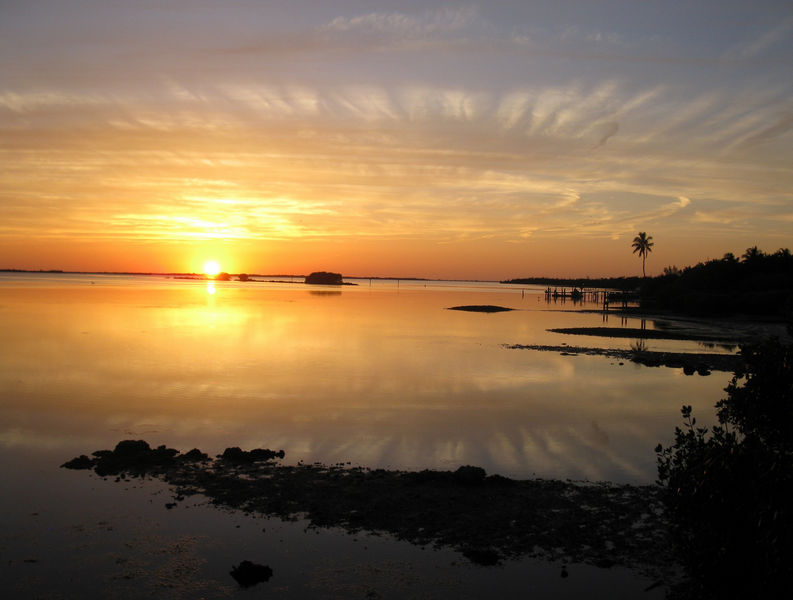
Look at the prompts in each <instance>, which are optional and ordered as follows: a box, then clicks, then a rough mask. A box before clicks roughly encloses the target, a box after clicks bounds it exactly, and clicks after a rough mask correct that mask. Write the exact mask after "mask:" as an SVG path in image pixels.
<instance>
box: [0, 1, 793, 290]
mask: <svg viewBox="0 0 793 600" xmlns="http://www.w3.org/2000/svg"><path fill="white" fill-rule="evenodd" d="M639 231H646V232H647V234H648V235H651V236H653V241H654V243H655V246H654V248H653V252H652V253H651V254H650V256H649V257H648V259H647V274H648V275H654V274H658V273H660V272H662V270H663V268H664V267H667V266H671V265H677V266H680V267H683V266H686V265H690V264H695V263H697V262H699V261H703V260H707V259H710V258H719V257H721V256H722V255H723V254H724V253H726V252H733V253H735V254H736V255H740V254H741V253H742V252H743V251H744V250H745V249H746V248H748V247H750V246H754V245H757V246H758V247H760V249H761V250H764V251H767V252H774V251H776V250H777V249H779V248H780V247H791V246H793V4H792V3H791V2H790V1H789V0H780V1H764V0H753V1H740V2H739V1H733V0H716V1H711V0H697V1H695V2H692V1H691V0H686V1H678V0H663V1H659V2H655V1H652V0H647V1H642V2H637V1H635V0H629V1H617V0H615V1H610V0H609V1H600V0H552V1H545V0H540V1H534V0H505V1H501V0H488V2H486V3H485V2H453V1H436V0H422V1H411V0H405V1H400V2H385V1H378V0H368V1H357V0H349V1H348V0H323V1H313V2H307V1H302V0H288V1H286V0H284V1H278V0H273V1H265V0H256V1H254V0H225V1H215V2H211V1H193V0H170V1H169V0H157V1H153V0H152V1H148V0H140V1H136V2H129V1H128V0H124V1H116V0H99V1H93V0H90V1H89V0H68V1H64V0H19V1H15V0H0V268H22V269H65V270H88V271H137V272H177V271H178V272H194V271H200V270H201V268H202V265H203V264H204V262H206V261H207V260H210V259H214V260H217V261H218V262H219V263H220V265H221V268H223V270H226V271H228V272H231V273H239V272H248V273H267V274H276V273H286V274H292V273H295V274H300V273H308V272H311V271H316V270H332V271H337V272H341V273H343V274H344V275H348V276H353V275H360V276H395V277H409V276H418V277H438V278H446V279H455V278H462V279H504V278H511V277H528V276H558V277H586V276H590V277H599V276H620V275H638V274H641V260H640V259H639V258H638V256H637V255H635V254H633V253H632V249H631V242H632V240H633V238H634V236H635V235H636V234H637V233H638V232H639Z"/></svg>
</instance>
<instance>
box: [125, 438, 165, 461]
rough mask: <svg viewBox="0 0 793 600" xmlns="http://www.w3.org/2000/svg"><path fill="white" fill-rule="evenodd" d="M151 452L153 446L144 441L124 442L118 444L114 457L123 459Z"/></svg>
mask: <svg viewBox="0 0 793 600" xmlns="http://www.w3.org/2000/svg"><path fill="white" fill-rule="evenodd" d="M163 447H164V446H163ZM150 450H151V446H149V443H148V442H146V441H144V440H122V441H120V442H119V443H118V444H116V447H115V449H114V450H113V455H115V456H116V457H118V458H123V457H126V456H136V455H139V454H141V453H145V452H149V451H150Z"/></svg>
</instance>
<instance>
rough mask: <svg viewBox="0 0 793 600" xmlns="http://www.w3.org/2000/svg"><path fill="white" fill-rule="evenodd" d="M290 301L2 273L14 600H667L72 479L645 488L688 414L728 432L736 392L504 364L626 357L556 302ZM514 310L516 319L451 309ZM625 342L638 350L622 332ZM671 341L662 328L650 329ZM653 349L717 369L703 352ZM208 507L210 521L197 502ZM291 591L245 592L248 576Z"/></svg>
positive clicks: (505, 295) (0, 566)
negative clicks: (329, 468) (576, 349)
mask: <svg viewBox="0 0 793 600" xmlns="http://www.w3.org/2000/svg"><path fill="white" fill-rule="evenodd" d="M359 283H360V285H359V286H357V287H352V286H349V287H344V288H343V289H341V290H338V289H336V290H329V289H327V288H312V287H309V286H305V285H302V284H292V283H288V282H285V283H245V284H242V283H220V282H218V283H215V284H214V285H212V284H207V283H206V282H203V281H189V280H173V279H166V278H156V277H109V276H75V275H68V276H67V275H64V276H56V275H38V274H37V275H9V274H0V328H2V331H0V335H1V336H2V354H1V355H0V357H1V358H0V481H2V482H3V491H4V493H3V494H2V495H0V589H3V590H4V591H5V592H6V593H7V594H10V596H9V597H20V598H22V597H37V598H111V597H112V598H140V597H152V598H169V599H174V598H179V599H185V600H187V599H195V598H206V599H210V598H213V599H214V598H218V599H219V598H236V597H240V596H245V597H260V595H262V594H268V595H273V596H276V597H283V598H293V599H298V600H302V599H304V598H316V597H322V598H350V597H367V594H369V595H371V594H376V597H380V598H400V599H404V598H425V599H426V598H448V597H456V598H470V599H477V598H489V597H492V591H493V590H494V589H498V590H499V596H500V597H502V598H525V597H532V598H553V599H555V600H556V599H559V598H579V597H582V596H583V595H586V597H587V598H590V599H592V600H596V599H599V598H603V599H606V598H608V599H615V598H626V599H627V598H634V597H638V596H640V597H642V598H660V597H662V596H663V589H662V588H656V589H655V590H653V591H652V592H649V593H645V592H643V591H642V590H644V589H645V588H646V587H647V586H648V585H649V584H650V583H652V582H651V581H648V580H646V579H643V578H642V577H640V576H638V575H636V574H635V573H631V572H629V571H626V570H625V569H618V568H612V569H597V568H595V567H591V566H585V565H571V566H570V568H569V571H570V576H569V577H567V578H560V576H559V565H558V564H552V563H546V562H543V561H537V560H533V559H529V558H524V559H520V560H515V561H510V562H508V563H507V564H505V565H503V566H500V567H489V568H483V567H475V566H472V565H471V564H470V563H469V562H468V561H467V560H465V559H463V558H462V557H461V555H459V554H457V553H456V552H454V551H453V550H450V549H441V550H436V551H430V550H427V551H425V550H424V549H422V548H417V547H414V546H411V545H410V544H407V543H405V542H399V541H396V540H393V539H391V538H389V537H388V536H386V537H374V536H372V535H370V534H357V535H356V536H350V535H347V534H346V533H344V532H342V531H340V530H334V529H331V530H325V531H322V532H309V533H305V532H304V527H305V523H303V522H301V521H297V522H295V523H283V522H280V521H278V520H276V519H255V518H253V517H251V516H245V515H242V514H240V513H236V512H224V511H218V510H215V509H213V508H212V507H208V506H200V505H199V506H196V505H195V504H194V503H191V502H186V503H182V504H180V506H179V507H178V508H177V509H173V510H166V509H165V507H164V505H165V503H166V502H167V501H168V500H169V499H170V495H169V494H168V491H167V489H166V488H165V487H164V486H163V485H162V484H159V483H156V482H148V483H140V482H136V483H130V482H121V483H113V482H112V480H108V481H102V480H100V479H98V478H96V477H91V476H89V475H88V474H86V473H84V472H73V471H66V470H64V469H59V468H58V465H59V464H61V463H62V462H64V461H65V460H67V459H69V458H71V457H73V456H75V455H77V454H80V453H87V452H91V451H93V450H95V449H100V448H110V447H112V446H113V445H114V444H115V443H116V442H117V441H119V440H120V439H124V438H143V439H146V440H148V441H149V442H150V443H152V444H167V445H169V446H172V447H176V448H179V449H181V450H188V449H190V448H192V447H199V448H201V449H203V450H205V451H208V452H210V453H216V452H219V451H221V450H222V449H223V448H225V447H227V446H234V445H238V446H241V447H244V448H252V447H262V446H264V447H270V448H283V449H285V451H286V457H287V458H286V462H291V463H296V462H297V461H298V460H304V461H309V462H313V461H322V462H341V461H350V462H352V463H353V464H360V465H364V466H370V467H391V468H402V469H420V468H444V469H452V468H456V467H457V466H460V465H463V464H475V465H481V466H483V467H485V468H486V469H487V470H488V471H489V472H491V473H501V474H505V475H508V476H512V477H519V478H525V477H531V476H533V475H536V476H542V477H554V478H574V479H583V478H588V479H608V480H612V481H618V482H633V483H647V482H650V481H652V480H653V479H654V477H655V463H654V461H655V458H654V454H653V451H652V448H653V447H654V446H655V444H656V443H657V442H659V441H663V442H665V443H668V442H669V441H670V440H671V437H672V431H673V429H674V426H675V425H677V424H678V423H679V409H680V405H681V404H683V403H690V404H693V405H694V406H695V408H696V410H697V414H698V416H699V417H700V419H701V420H705V421H706V420H707V418H706V417H707V416H708V415H712V413H713V411H712V406H713V404H714V403H715V402H716V401H717V400H718V399H719V398H721V396H722V389H723V388H724V387H725V385H726V384H727V382H728V379H729V376H728V375H726V374H718V373H714V374H713V375H712V376H710V377H698V376H695V377H686V376H684V375H683V373H682V372H681V371H680V370H675V369H666V368H655V369H653V368H647V367H641V366H636V365H633V364H625V365H619V364H617V361H615V360H613V359H608V358H603V357H588V356H579V357H569V356H560V355H559V354H556V353H547V352H533V351H528V350H509V349H506V348H504V347H503V345H504V344H515V343H520V344H530V343H534V344H537V343H540V344H551V345H557V344H562V343H568V344H571V345H588V346H601V347H604V346H605V347H618V348H627V347H629V346H630V343H631V341H632V340H629V339H628V340H625V339H604V338H586V337H573V336H564V335H560V334H552V333H548V332H547V331H546V330H547V329H548V328H550V327H564V326H592V325H598V326H599V325H603V318H602V316H601V315H600V314H597V313H586V312H576V311H571V309H573V308H574V307H573V306H572V305H570V304H567V305H556V306H554V305H551V306H549V305H547V304H546V303H545V301H544V299H543V298H542V297H541V293H540V290H537V289H528V288H526V289H524V288H521V287H518V286H501V285H498V284H483V283H476V284H472V283H457V284H455V283H449V282H443V283H439V282H426V283H424V282H409V283H406V282H400V283H399V284H398V285H397V283H396V282H383V281H375V282H372V284H371V285H370V284H369V282H368V281H361V282H359ZM463 304H498V305H502V306H508V307H511V308H515V309H517V310H515V311H512V312H507V313H499V314H480V313H469V312H458V311H450V310H447V308H448V307H451V306H457V305H463ZM607 325H609V326H614V327H621V326H628V327H638V326H639V323H638V322H634V321H627V322H623V321H621V320H620V319H619V318H615V317H611V319H610V322H609V323H607ZM646 326H647V327H653V326H654V324H653V323H652V322H648V323H646ZM648 346H649V347H650V348H651V349H652V348H665V349H677V350H689V351H696V350H699V349H700V348H699V347H698V346H697V345H696V344H693V343H685V342H654V341H650V342H648ZM198 502H200V498H199V500H198ZM242 560H253V561H254V562H259V563H262V564H268V565H269V566H271V568H272V569H273V571H274V573H275V575H274V576H273V579H272V580H271V581H270V582H268V583H267V584H261V585H260V586H257V587H256V588H253V589H251V590H247V591H243V590H240V589H239V588H238V586H237V585H236V583H235V582H234V581H233V580H232V579H231V578H230V577H229V575H228V571H229V569H230V567H231V565H233V564H238V563H239V562H241V561H242Z"/></svg>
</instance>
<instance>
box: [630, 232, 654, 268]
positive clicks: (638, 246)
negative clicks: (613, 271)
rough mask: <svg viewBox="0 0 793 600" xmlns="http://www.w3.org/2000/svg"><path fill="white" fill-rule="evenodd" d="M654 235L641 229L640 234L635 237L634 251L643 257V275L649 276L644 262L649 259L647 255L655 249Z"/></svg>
mask: <svg viewBox="0 0 793 600" xmlns="http://www.w3.org/2000/svg"><path fill="white" fill-rule="evenodd" d="M652 239H653V236H651V235H650V236H648V235H647V233H646V232H644V231H640V232H639V235H637V236H636V237H635V238H633V244H632V247H633V253H634V254H636V253H637V252H638V253H639V256H641V257H642V277H647V273H646V272H645V270H644V263H645V261H646V260H647V255H648V254H649V253H650V252H652V251H653V246H654V245H655V244H653V242H652Z"/></svg>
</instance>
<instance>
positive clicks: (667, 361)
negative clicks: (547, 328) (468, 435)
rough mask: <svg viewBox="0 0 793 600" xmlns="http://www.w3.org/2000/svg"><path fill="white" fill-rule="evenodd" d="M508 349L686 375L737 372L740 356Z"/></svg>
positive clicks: (525, 346) (566, 348) (561, 348)
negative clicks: (626, 363)
mask: <svg viewBox="0 0 793 600" xmlns="http://www.w3.org/2000/svg"><path fill="white" fill-rule="evenodd" d="M503 347H504V348H507V349H509V350H535V351H538V352H558V353H559V354H560V355H562V356H579V355H581V354H583V355H586V356H604V357H607V358H616V359H619V360H621V361H629V362H633V363H637V364H640V365H644V366H646V367H669V368H673V369H678V368H679V369H683V372H684V373H685V374H686V375H693V374H694V373H698V374H699V375H702V376H707V375H710V372H711V371H725V372H730V373H735V372H740V371H741V370H742V369H743V366H744V362H743V357H742V356H741V355H740V354H709V353H704V352H696V353H693V352H692V353H688V352H657V351H650V350H639V351H636V350H616V349H609V348H590V347H583V346H548V345H542V344H503Z"/></svg>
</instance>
